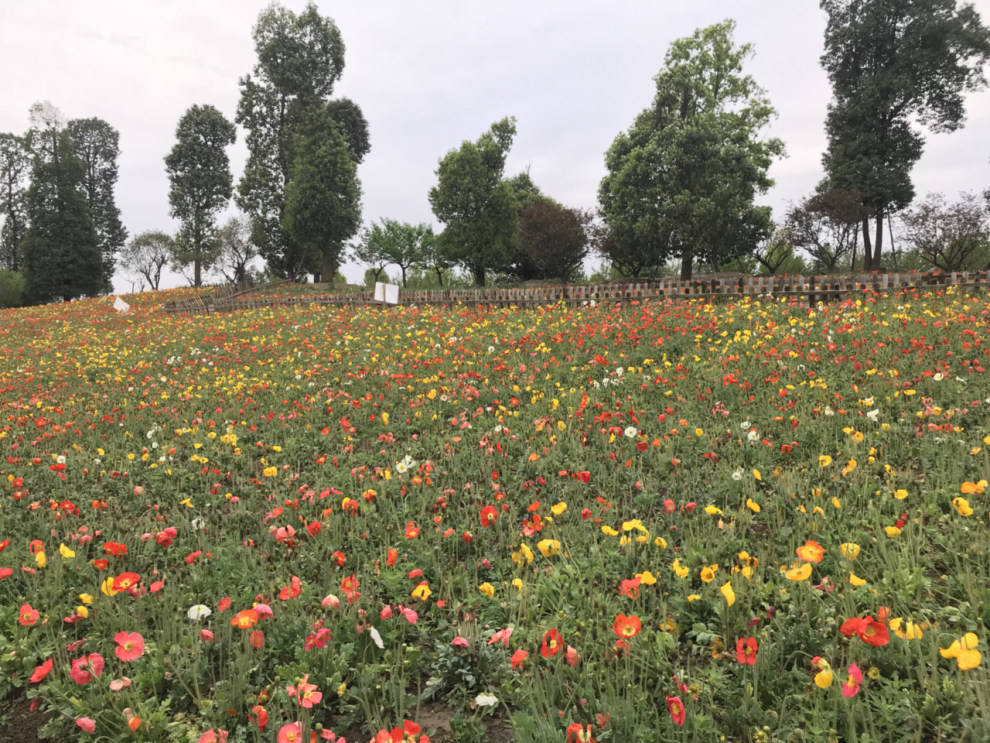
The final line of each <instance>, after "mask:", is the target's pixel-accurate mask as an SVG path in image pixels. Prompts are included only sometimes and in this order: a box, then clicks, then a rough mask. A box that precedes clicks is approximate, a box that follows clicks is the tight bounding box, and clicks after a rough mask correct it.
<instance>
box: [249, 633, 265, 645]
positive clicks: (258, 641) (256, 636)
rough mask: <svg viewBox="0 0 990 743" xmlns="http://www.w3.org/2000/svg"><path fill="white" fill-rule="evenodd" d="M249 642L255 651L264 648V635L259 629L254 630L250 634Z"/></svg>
mask: <svg viewBox="0 0 990 743" xmlns="http://www.w3.org/2000/svg"><path fill="white" fill-rule="evenodd" d="M250 642H251V647H253V648H254V649H255V650H261V649H262V648H263V647H265V633H264V632H262V631H261V630H260V629H256V630H255V631H254V632H252V633H251V637H250Z"/></svg>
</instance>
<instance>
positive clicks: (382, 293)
mask: <svg viewBox="0 0 990 743" xmlns="http://www.w3.org/2000/svg"><path fill="white" fill-rule="evenodd" d="M375 301H376V302H384V303H385V304H398V303H399V287H398V286H396V285H395V284H384V283H382V282H381V281H377V282H375Z"/></svg>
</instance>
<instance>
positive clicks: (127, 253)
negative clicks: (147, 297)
mask: <svg viewBox="0 0 990 743" xmlns="http://www.w3.org/2000/svg"><path fill="white" fill-rule="evenodd" d="M174 243H175V241H174V240H173V239H172V236H171V235H169V234H168V233H166V232H161V231H159V230H150V231H147V232H142V233H140V234H137V235H135V236H134V237H133V238H132V239H131V241H130V242H129V243H127V245H125V246H124V249H123V250H122V251H121V252H120V259H121V263H122V264H123V265H124V266H125V267H126V269H125V270H126V271H127V273H129V274H130V275H131V276H133V277H135V278H136V279H138V280H139V281H147V282H148V286H149V287H150V288H151V289H152V290H157V289H158V284H159V283H160V282H161V278H162V269H163V268H165V266H166V265H167V264H168V262H169V260H170V259H171V258H172V255H173V253H174V252H175V244H174Z"/></svg>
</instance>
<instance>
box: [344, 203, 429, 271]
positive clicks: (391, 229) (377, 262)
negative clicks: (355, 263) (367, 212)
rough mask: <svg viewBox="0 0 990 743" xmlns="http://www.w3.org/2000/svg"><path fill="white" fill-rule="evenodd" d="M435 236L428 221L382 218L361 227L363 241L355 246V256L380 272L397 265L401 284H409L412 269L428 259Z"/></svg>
mask: <svg viewBox="0 0 990 743" xmlns="http://www.w3.org/2000/svg"><path fill="white" fill-rule="evenodd" d="M436 239H437V238H436V235H434V234H433V229H432V228H431V227H430V226H429V225H428V224H424V223H420V224H416V225H413V224H409V223H407V222H399V221H397V220H395V219H382V220H381V223H380V224H373V225H372V226H371V228H370V229H365V230H363V231H362V233H361V239H360V241H359V242H358V244H357V245H356V246H354V257H355V258H356V259H357V260H359V261H361V262H362V263H368V264H370V265H371V266H372V269H373V270H375V271H377V272H381V271H382V270H383V269H384V268H385V266H388V265H396V266H398V267H399V271H400V272H401V279H402V286H407V284H408V276H407V274H408V271H409V269H410V268H411V267H412V266H414V265H418V264H422V263H425V262H426V261H427V259H428V257H429V255H430V253H431V248H432V246H433V245H434V244H435V243H436Z"/></svg>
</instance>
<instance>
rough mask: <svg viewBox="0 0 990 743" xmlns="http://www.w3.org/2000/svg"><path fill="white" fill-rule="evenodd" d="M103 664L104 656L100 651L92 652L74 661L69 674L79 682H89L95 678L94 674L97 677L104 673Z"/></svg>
mask: <svg viewBox="0 0 990 743" xmlns="http://www.w3.org/2000/svg"><path fill="white" fill-rule="evenodd" d="M103 666H104V660H103V656H101V655H100V654H99V653H90V654H89V655H85V656H83V657H82V658H76V659H75V660H74V661H72V669H71V670H70V671H69V676H71V677H72V680H73V681H75V682H76V683H77V684H80V685H82V684H88V683H89V682H90V681H92V680H93V676H96V678H99V677H100V674H102V673H103Z"/></svg>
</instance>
